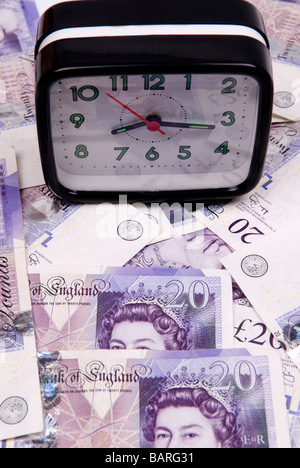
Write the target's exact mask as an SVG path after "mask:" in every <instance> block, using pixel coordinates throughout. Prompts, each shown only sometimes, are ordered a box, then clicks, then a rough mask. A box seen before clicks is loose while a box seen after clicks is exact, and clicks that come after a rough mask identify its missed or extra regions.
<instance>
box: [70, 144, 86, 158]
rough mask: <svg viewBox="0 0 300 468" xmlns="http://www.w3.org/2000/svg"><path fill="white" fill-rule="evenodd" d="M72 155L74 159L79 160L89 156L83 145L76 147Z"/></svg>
mask: <svg viewBox="0 0 300 468" xmlns="http://www.w3.org/2000/svg"><path fill="white" fill-rule="evenodd" d="M74 154H75V156H76V158H79V159H84V158H87V157H88V155H89V153H88V150H87V147H86V146H85V145H78V146H76V151H75V153H74Z"/></svg>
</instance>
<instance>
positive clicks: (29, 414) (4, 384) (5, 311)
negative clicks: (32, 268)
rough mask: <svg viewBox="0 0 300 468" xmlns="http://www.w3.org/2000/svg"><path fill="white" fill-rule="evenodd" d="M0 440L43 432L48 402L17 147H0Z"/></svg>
mask: <svg viewBox="0 0 300 468" xmlns="http://www.w3.org/2000/svg"><path fill="white" fill-rule="evenodd" d="M0 226H1V227H0V284H1V286H0V440H3V439H6V438H9V437H16V436H20V435H25V434H31V433H33V432H37V431H40V430H41V429H42V428H43V415H42V404H41V396H40V385H39V376H38V366H37V362H36V346H35V338H34V332H33V320H32V312H31V302H30V295H29V287H28V278H27V270H26V260H25V244H24V238H23V227H22V213H21V202H20V193H19V187H18V174H17V169H16V159H15V154H14V150H13V149H12V148H9V149H7V150H1V151H0Z"/></svg>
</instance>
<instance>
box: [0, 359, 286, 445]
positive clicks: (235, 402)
mask: <svg viewBox="0 0 300 468" xmlns="http://www.w3.org/2000/svg"><path fill="white" fill-rule="evenodd" d="M148 353H149V352H147V351H141V350H140V351H137V350H131V351H128V350H127V351H82V352H77V353H76V352H70V351H69V352H68V351H66V352H63V353H61V354H60V353H53V354H41V355H40V361H39V362H40V378H41V384H42V394H43V401H44V410H45V422H46V431H45V432H44V433H43V434H39V435H38V434H37V435H35V437H34V439H32V438H27V439H19V440H15V441H11V442H10V443H9V444H10V445H12V446H14V447H18V448H25V447H49V448H50V447H51V448H92V447H93V448H125V449H129V448H140V447H142V448H155V449H172V448H185V449H188V448H192V449H195V448H284V447H286V448H287V447H290V438H289V433H288V423H287V414H286V409H285V400H284V390H283V385H282V379H281V377H280V375H279V372H278V370H279V369H280V366H281V364H280V361H279V360H278V359H277V357H276V356H275V355H274V354H273V356H267V355H259V356H251V355H250V354H249V353H247V352H246V351H245V350H205V351H198V352H196V351H191V352H189V351H187V352H184V351H180V352H176V351H175V352H172V353H166V352H164V351H162V352H155V353H153V352H150V355H149V354H148Z"/></svg>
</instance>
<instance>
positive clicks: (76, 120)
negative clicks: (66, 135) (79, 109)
mask: <svg viewBox="0 0 300 468" xmlns="http://www.w3.org/2000/svg"><path fill="white" fill-rule="evenodd" d="M70 120H71V122H72V123H73V124H74V125H75V128H80V127H81V125H82V124H83V122H84V120H85V118H84V115H82V114H72V115H71V117H70Z"/></svg>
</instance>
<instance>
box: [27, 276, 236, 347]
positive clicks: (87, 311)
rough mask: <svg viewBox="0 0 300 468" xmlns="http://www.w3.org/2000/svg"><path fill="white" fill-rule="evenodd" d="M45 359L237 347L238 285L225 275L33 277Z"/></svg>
mask: <svg viewBox="0 0 300 468" xmlns="http://www.w3.org/2000/svg"><path fill="white" fill-rule="evenodd" d="M29 272H30V274H29V280H30V293H31V300H32V307H33V314H34V324H35V333H36V339H37V347H38V350H39V351H47V352H48V351H50V352H54V351H57V350H59V351H60V350H82V349H99V348H101V349H135V348H139V349H141V348H142V349H154V350H155V349H158V350H185V349H199V348H221V347H232V346H233V339H232V327H233V314H232V283H231V278H230V275H229V274H228V273H227V272H226V271H221V270H204V271H201V270H176V269H174V270H171V269H137V268H116V269H112V268H110V269H108V270H107V272H106V273H102V274H96V273H92V270H90V271H89V272H87V271H85V272H84V270H83V269H78V270H77V271H76V270H75V269H74V271H73V272H72V273H71V272H70V271H67V270H66V269H64V268H62V267H52V268H47V269H45V270H43V269H42V270H41V271H40V272H39V273H36V270H31V269H30V270H29Z"/></svg>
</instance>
